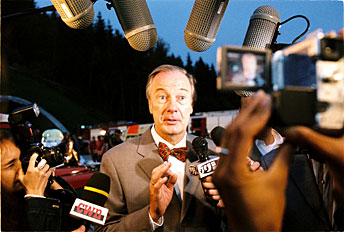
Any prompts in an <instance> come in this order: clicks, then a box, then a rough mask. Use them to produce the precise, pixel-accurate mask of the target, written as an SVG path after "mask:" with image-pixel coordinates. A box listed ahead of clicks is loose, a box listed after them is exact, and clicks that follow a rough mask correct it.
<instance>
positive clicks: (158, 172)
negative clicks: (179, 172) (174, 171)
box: [151, 162, 171, 183]
mask: <svg viewBox="0 0 344 232" xmlns="http://www.w3.org/2000/svg"><path fill="white" fill-rule="evenodd" d="M170 167H171V163H170V162H165V163H163V164H161V165H159V166H158V167H156V168H154V169H153V171H152V177H151V181H152V182H153V183H156V182H157V181H158V180H159V179H160V178H161V177H162V176H163V175H164V174H165V173H166V171H167V170H168V169H169V168H170Z"/></svg>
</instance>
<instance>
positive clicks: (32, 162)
mask: <svg viewBox="0 0 344 232" xmlns="http://www.w3.org/2000/svg"><path fill="white" fill-rule="evenodd" d="M37 157H38V154H37V153H36V152H35V153H33V154H32V155H31V157H30V160H29V165H28V167H27V169H29V170H32V169H34V168H35V164H36V160H37Z"/></svg>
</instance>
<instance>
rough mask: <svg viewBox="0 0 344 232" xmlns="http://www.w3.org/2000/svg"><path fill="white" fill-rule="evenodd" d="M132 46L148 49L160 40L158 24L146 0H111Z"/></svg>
mask: <svg viewBox="0 0 344 232" xmlns="http://www.w3.org/2000/svg"><path fill="white" fill-rule="evenodd" d="M111 2H112V6H113V7H114V9H115V11H116V14H117V17H118V20H119V22H120V24H121V26H122V29H123V31H124V35H125V38H126V39H127V40H128V42H129V44H130V46H131V47H132V48H134V49H135V50H137V51H141V52H143V51H147V50H148V49H150V48H152V47H154V45H155V43H156V42H157V41H158V34H157V31H156V26H155V25H154V22H153V19H152V16H151V14H150V12H149V9H148V6H147V3H146V1H145V0H111Z"/></svg>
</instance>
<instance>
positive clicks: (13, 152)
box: [0, 140, 23, 192]
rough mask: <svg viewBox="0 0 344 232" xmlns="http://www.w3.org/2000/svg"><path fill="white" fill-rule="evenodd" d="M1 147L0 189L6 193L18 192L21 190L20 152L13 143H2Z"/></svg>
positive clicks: (7, 141)
mask: <svg viewBox="0 0 344 232" xmlns="http://www.w3.org/2000/svg"><path fill="white" fill-rule="evenodd" d="M3 144H4V146H2V147H1V150H0V153H1V154H0V155H1V187H2V188H3V189H4V190H5V191H7V192H18V191H20V190H22V189H23V185H22V184H21V182H20V181H19V179H18V177H19V175H23V170H22V167H21V162H20V160H19V155H20V150H19V149H18V148H17V147H16V146H15V145H14V143H13V142H11V141H9V140H6V141H3Z"/></svg>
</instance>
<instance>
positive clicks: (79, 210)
mask: <svg viewBox="0 0 344 232" xmlns="http://www.w3.org/2000/svg"><path fill="white" fill-rule="evenodd" d="M109 191H110V177H109V176H108V175H106V174H104V173H100V172H96V173H94V174H93V175H92V176H91V178H90V179H89V180H88V182H87V184H86V185H85V187H84V190H83V192H82V194H81V199H80V198H76V199H75V202H74V204H73V206H72V208H71V210H70V215H71V216H74V217H76V218H81V219H85V220H87V221H86V224H85V225H86V228H88V227H89V223H90V222H94V223H97V224H101V225H104V223H105V220H106V216H107V214H108V211H109V210H108V209H106V208H104V207H102V206H104V204H105V202H106V201H107V199H108V196H109Z"/></svg>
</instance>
